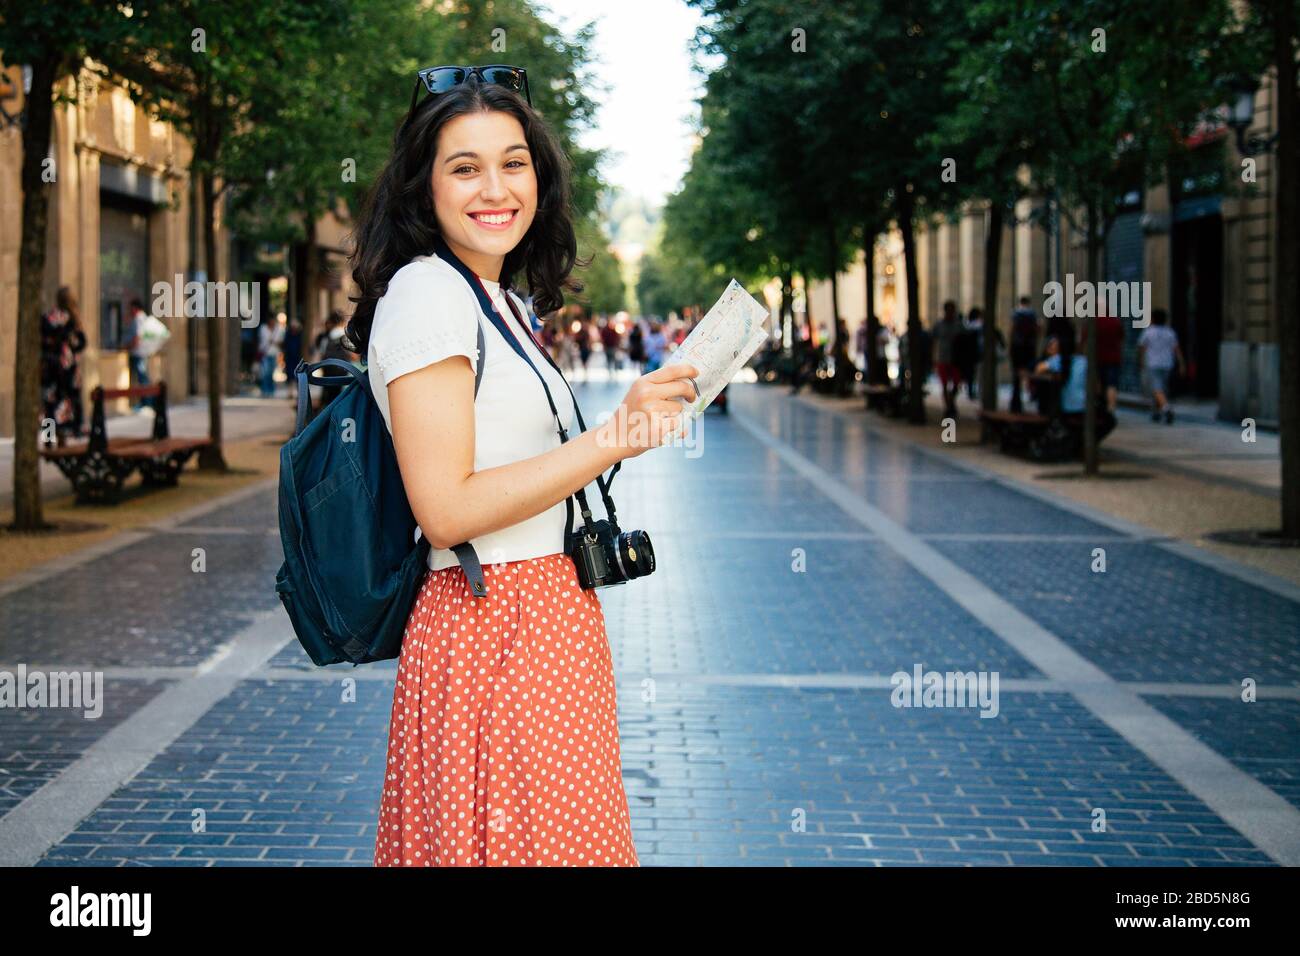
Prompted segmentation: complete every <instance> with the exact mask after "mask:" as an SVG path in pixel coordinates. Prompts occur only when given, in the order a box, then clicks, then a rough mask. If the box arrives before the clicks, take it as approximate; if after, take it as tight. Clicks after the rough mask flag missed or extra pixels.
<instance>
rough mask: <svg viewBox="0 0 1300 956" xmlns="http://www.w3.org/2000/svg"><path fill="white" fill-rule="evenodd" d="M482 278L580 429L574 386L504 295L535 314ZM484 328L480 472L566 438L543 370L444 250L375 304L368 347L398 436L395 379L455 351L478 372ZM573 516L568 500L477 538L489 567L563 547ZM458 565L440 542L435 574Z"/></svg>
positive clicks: (478, 407)
mask: <svg viewBox="0 0 1300 956" xmlns="http://www.w3.org/2000/svg"><path fill="white" fill-rule="evenodd" d="M479 281H481V282H482V283H483V286H484V288H485V289H487V291H488V295H489V296H490V297H491V298H492V300H493V301H494V302H495V304H496V307H497V312H498V313H499V314H500V315H501V318H502V319H503V320H504V321H505V323H506V325H507V327H508V328H509V330H510V332H511V333H513V334H515V336H516V340H517V341H518V342H519V343H520V345H521V347H523V348H524V349H525V351H526V352H527V353H528V355H529V356H530V357H531V358H532V360H533V364H534V365H535V366H536V367H537V369H538V371H540V372H541V373H542V375H544V376H545V377H546V382H547V385H548V386H549V387H550V392H551V398H552V400H553V401H554V402H555V407H556V410H557V411H558V412H559V414H560V420H561V421H562V422H563V423H564V427H565V428H566V429H567V430H569V431H570V434H572V420H573V400H572V399H571V398H570V396H569V390H568V388H567V387H566V386H565V384H564V381H563V379H561V378H560V376H559V374H558V373H556V371H555V370H554V369H553V368H551V366H550V363H549V362H547V361H546V358H545V356H543V355H542V352H541V350H540V349H539V348H538V346H537V343H536V342H535V340H534V339H533V337H532V336H531V335H529V334H528V333H527V332H526V331H525V330H524V329H523V328H521V327H520V326H519V323H518V320H517V319H516V318H515V315H514V314H513V313H512V312H511V310H510V309H509V307H508V306H507V305H506V302H505V299H504V296H505V295H507V294H510V296H511V298H512V299H513V301H514V302H515V304H516V307H517V308H518V310H519V313H520V315H523V316H527V314H528V312H527V309H526V308H525V307H524V304H523V302H521V301H520V299H519V297H518V296H515V295H513V293H506V292H504V291H503V290H502V289H501V286H500V284H499V283H497V282H494V281H493V280H491V279H482V278H480V280H479ZM480 325H481V326H482V328H483V336H484V348H485V351H486V358H485V359H484V362H485V364H484V366H483V380H482V382H481V383H480V384H479V392H478V396H477V398H476V399H475V402H474V470H475V471H485V470H487V469H489V468H495V467H498V466H500V465H507V464H510V463H512V462H516V461H521V460H523V459H525V458H532V457H535V456H537V455H541V454H544V453H545V452H548V451H550V450H551V449H553V448H556V447H558V446H559V444H560V438H559V435H558V434H556V429H555V418H554V416H552V414H551V410H550V406H549V405H548V404H547V402H546V393H545V391H544V390H543V388H542V384H541V382H540V381H539V380H538V378H537V375H536V374H535V373H534V372H533V370H532V369H530V368H529V367H528V364H527V363H526V362H525V361H524V360H523V358H521V357H520V356H519V355H518V353H516V352H515V350H514V349H513V348H512V347H511V346H510V344H509V343H508V342H507V341H506V340H505V339H504V338H502V336H501V333H500V332H499V331H498V330H497V328H496V326H495V325H493V324H492V322H491V321H489V320H488V318H487V316H485V315H484V314H483V310H482V309H481V308H479V304H478V298H477V296H475V294H474V292H473V290H472V289H471V288H470V286H469V285H468V283H466V281H465V280H464V279H463V278H462V277H461V275H460V273H458V272H457V271H456V270H455V269H454V268H452V266H451V265H449V264H448V263H446V262H444V261H443V260H442V259H439V258H438V257H437V256H417V257H416V258H414V259H412V260H411V261H410V262H409V263H407V264H406V265H405V266H403V267H402V268H401V269H399V270H398V271H397V272H396V273H395V274H394V275H393V278H392V279H390V280H389V283H388V291H387V292H386V293H385V294H384V295H383V296H382V297H381V298H380V299H379V302H378V303H377V304H376V306H375V318H374V322H373V323H372V325H371V329H370V344H369V346H368V349H367V353H366V370H367V375H368V376H369V378H370V388H371V392H372V393H373V394H374V396H375V402H376V404H377V405H378V406H379V410H380V412H381V413H382V414H383V417H384V423H385V424H386V425H387V426H388V430H389V433H390V434H391V432H392V430H393V428H392V419H391V416H390V412H389V407H388V385H389V384H390V383H391V382H393V381H395V380H396V379H398V378H400V377H401V376H403V375H406V374H408V373H410V372H414V371H416V370H417V369H421V368H424V367H426V366H429V365H432V364H434V363H435V362H440V361H442V360H443V359H446V358H449V357H450V356H453V355H464V356H466V357H467V358H468V359H469V362H470V366H471V367H473V368H474V369H475V370H476V371H477V368H478V362H479V361H480V358H481V357H480V356H479V354H478V346H477V336H478V328H479V326H480ZM565 517H566V509H565V505H564V502H563V501H560V502H558V503H556V504H555V505H553V506H552V507H551V508H549V509H547V510H546V511H543V512H542V513H541V514H537V515H534V516H533V517H531V518H527V519H525V520H524V521H521V522H519V523H518V524H515V525H511V526H510V527H508V528H503V529H501V530H500V531H494V532H491V533H489V534H485V535H482V536H480V537H477V538H474V539H472V540H471V541H470V544H472V545H473V546H474V550H475V552H476V553H477V554H478V557H479V561H481V562H482V563H483V564H500V563H503V562H506V561H521V560H524V559H527V558H537V557H543V556H544V555H548V554H557V553H561V552H563V550H564V522H565ZM458 563H459V562H458V561H457V559H456V555H455V554H454V553H453V552H452V551H451V550H450V549H447V548H434V549H431V550H430V552H429V567H430V568H432V569H433V570H435V571H436V570H440V569H442V568H449V567H454V566H456V565H457V564H458Z"/></svg>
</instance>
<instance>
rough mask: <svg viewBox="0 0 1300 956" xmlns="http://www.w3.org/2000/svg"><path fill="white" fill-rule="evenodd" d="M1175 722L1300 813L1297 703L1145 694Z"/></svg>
mask: <svg viewBox="0 0 1300 956" xmlns="http://www.w3.org/2000/svg"><path fill="white" fill-rule="evenodd" d="M1146 699H1147V700H1148V701H1149V702H1150V703H1151V704H1152V705H1154V706H1155V707H1157V708H1159V709H1160V711H1161V712H1162V713H1164V714H1166V715H1167V716H1169V717H1170V718H1172V719H1174V720H1176V721H1178V723H1180V724H1182V725H1183V726H1184V727H1186V728H1188V729H1189V730H1191V731H1192V733H1194V734H1195V735H1196V736H1197V738H1198V739H1200V740H1203V741H1205V743H1207V744H1209V745H1210V746H1211V747H1213V748H1214V749H1215V750H1217V751H1218V752H1219V753H1221V754H1223V755H1224V756H1225V757H1227V758H1228V759H1229V760H1231V761H1232V762H1233V763H1234V764H1236V765H1237V766H1238V767H1240V768H1241V769H1242V770H1244V771H1246V772H1247V773H1249V774H1250V775H1251V776H1253V777H1254V778H1255V779H1257V780H1259V781H1260V783H1263V784H1264V785H1266V786H1268V787H1269V788H1271V789H1273V790H1275V791H1277V793H1279V794H1281V795H1282V796H1283V797H1285V798H1286V800H1287V801H1288V802H1289V803H1290V804H1291V805H1292V806H1294V807H1296V808H1297V809H1300V747H1297V745H1296V735H1297V732H1298V731H1300V701H1295V700H1256V701H1255V702H1253V703H1249V704H1247V703H1244V702H1242V701H1241V700H1239V699H1230V700H1217V699H1205V698H1194V697H1171V696H1155V695H1150V696H1148V697H1147V698H1146Z"/></svg>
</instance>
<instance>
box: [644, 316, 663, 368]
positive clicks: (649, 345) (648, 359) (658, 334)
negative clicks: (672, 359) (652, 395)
mask: <svg viewBox="0 0 1300 956" xmlns="http://www.w3.org/2000/svg"><path fill="white" fill-rule="evenodd" d="M667 348H668V339H666V338H665V337H664V327H663V326H662V325H661V324H660V323H658V322H651V323H650V334H649V335H647V336H646V338H645V368H644V369H642V374H645V373H647V372H653V371H654V370H655V369H657V368H658V367H659V366H660V365H661V364H662V363H663V360H664V351H665V350H666V349H667Z"/></svg>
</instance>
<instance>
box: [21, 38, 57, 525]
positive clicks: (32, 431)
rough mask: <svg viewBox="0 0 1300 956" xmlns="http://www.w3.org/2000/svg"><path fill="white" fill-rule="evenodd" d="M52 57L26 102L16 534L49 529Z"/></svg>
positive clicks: (35, 69) (38, 70)
mask: <svg viewBox="0 0 1300 956" xmlns="http://www.w3.org/2000/svg"><path fill="white" fill-rule="evenodd" d="M60 66H61V64H60V61H59V58H58V57H57V56H55V55H53V54H51V55H49V56H46V57H45V58H43V59H40V60H35V61H33V62H32V64H31V67H32V87H31V92H30V93H29V94H28V95H27V97H26V99H25V100H24V102H23V108H24V110H25V111H26V112H25V114H24V118H23V133H22V144H23V165H22V190H23V211H22V216H23V222H22V238H21V240H20V243H21V246H20V253H19V255H18V328H17V330H16V335H15V348H14V477H13V483H14V485H13V486H14V521H13V524H12V525H11V527H12V528H13V529H14V530H15V531H40V530H44V529H46V528H48V527H50V526H49V525H47V524H46V523H45V513H44V508H43V505H42V502H41V467H40V465H41V460H40V456H39V454H38V453H37V447H36V438H37V433H38V430H39V423H40V420H41V291H42V289H43V288H44V286H45V233H46V228H47V226H48V223H49V211H50V191H49V184H48V183H45V182H42V181H41V173H42V170H43V166H42V164H43V163H44V162H45V159H46V157H47V156H48V155H49V152H50V129H51V127H52V126H53V122H54V81H55V79H56V77H57V76H58V75H59V72H60Z"/></svg>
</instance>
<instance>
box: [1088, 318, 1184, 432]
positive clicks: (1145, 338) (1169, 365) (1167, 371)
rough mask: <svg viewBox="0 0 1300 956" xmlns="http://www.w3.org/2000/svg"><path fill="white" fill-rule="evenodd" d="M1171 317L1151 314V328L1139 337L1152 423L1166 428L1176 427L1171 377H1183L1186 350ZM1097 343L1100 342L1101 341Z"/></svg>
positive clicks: (1146, 329) (1140, 355)
mask: <svg viewBox="0 0 1300 956" xmlns="http://www.w3.org/2000/svg"><path fill="white" fill-rule="evenodd" d="M1168 323H1169V316H1168V314H1167V313H1166V312H1165V310H1164V309H1154V310H1152V312H1151V324H1150V325H1149V326H1147V327H1146V328H1145V329H1143V330H1142V335H1141V336H1139V337H1138V356H1139V361H1140V363H1141V365H1142V367H1143V368H1144V369H1145V373H1146V382H1147V389H1148V390H1149V391H1150V392H1151V401H1152V405H1151V420H1152V421H1153V422H1158V421H1160V419H1161V417H1162V416H1163V418H1164V420H1165V424H1166V425H1172V424H1173V423H1174V410H1173V409H1172V408H1170V407H1169V377H1170V375H1172V374H1173V371H1174V368H1175V367H1177V368H1178V373H1179V374H1180V375H1182V374H1184V370H1185V369H1186V367H1187V366H1186V363H1185V362H1184V361H1183V350H1182V348H1180V347H1179V345H1178V333H1177V332H1175V331H1174V330H1173V329H1171V328H1170V327H1169V324H1168ZM1097 341H1098V343H1100V342H1101V338H1100V337H1098V339H1097Z"/></svg>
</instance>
